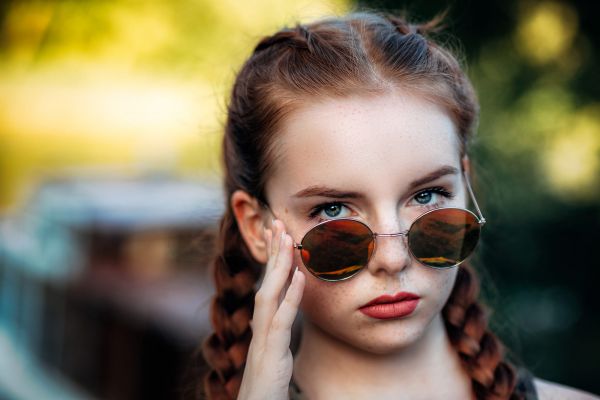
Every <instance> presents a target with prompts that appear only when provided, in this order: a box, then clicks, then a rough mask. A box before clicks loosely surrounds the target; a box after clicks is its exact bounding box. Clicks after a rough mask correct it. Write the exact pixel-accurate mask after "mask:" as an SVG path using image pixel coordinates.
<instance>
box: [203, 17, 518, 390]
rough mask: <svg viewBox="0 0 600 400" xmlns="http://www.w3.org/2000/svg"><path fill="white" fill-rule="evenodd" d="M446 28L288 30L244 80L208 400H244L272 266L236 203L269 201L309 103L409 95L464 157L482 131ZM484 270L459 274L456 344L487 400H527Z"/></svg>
mask: <svg viewBox="0 0 600 400" xmlns="http://www.w3.org/2000/svg"><path fill="white" fill-rule="evenodd" d="M442 18H443V17H439V18H434V19H433V20H432V21H430V22H428V23H425V24H410V23H408V22H407V21H406V20H405V19H403V18H400V17H397V16H392V15H387V14H380V13H375V12H355V13H351V14H348V15H346V16H344V17H337V18H326V19H322V20H319V21H316V22H313V23H311V24H307V25H300V24H299V25H296V26H295V27H293V28H285V29H282V30H280V31H279V32H277V33H275V34H274V35H273V36H269V37H265V38H263V39H262V40H261V41H260V42H259V43H258V44H257V46H256V47H255V49H254V52H253V54H252V55H251V56H250V57H249V59H248V60H247V61H246V62H245V64H244V65H243V67H242V68H241V70H240V72H239V73H238V75H237V78H236V80H235V83H234V86H233V90H232V93H231V98H230V101H229V104H228V110H227V112H228V113H227V120H226V124H225V135H224V138H223V163H224V184H225V194H226V197H225V198H226V199H227V200H226V206H225V214H224V215H223V217H222V220H221V224H220V231H219V236H218V239H217V255H216V257H215V260H214V265H213V267H214V271H213V273H214V280H215V286H216V293H215V295H214V298H213V300H212V304H211V322H212V326H213V328H214V333H212V334H211V335H210V336H209V337H208V338H207V339H206V340H205V341H204V343H203V344H202V353H203V356H204V359H205V360H206V362H207V363H208V366H209V371H208V373H207V374H206V375H205V377H204V380H203V381H202V382H199V384H198V387H197V390H196V393H197V396H198V398H201V397H203V396H206V397H207V398H208V399H211V400H217V399H218V400H222V399H234V398H236V397H237V394H238V391H239V387H240V384H241V380H242V375H243V370H244V363H245V361H246V355H247V352H248V347H249V344H250V340H251V337H252V332H251V329H250V325H249V321H250V319H251V318H252V314H253V311H254V310H253V309H254V296H255V293H256V284H257V282H258V279H259V278H260V275H261V269H262V266H261V265H260V264H258V263H257V261H256V260H254V259H253V257H252V256H251V254H250V251H249V249H248V248H247V247H246V245H245V243H244V241H243V239H242V237H241V234H240V232H239V229H238V226H237V223H236V220H235V218H234V216H233V212H232V209H231V206H230V204H229V199H230V197H231V195H232V193H233V192H234V191H236V190H238V189H242V190H244V191H246V192H247V193H249V194H250V195H252V196H254V197H255V198H256V199H257V200H259V201H262V202H264V203H266V201H265V182H266V181H267V179H268V177H269V174H270V169H271V168H272V166H273V164H274V160H275V159H276V157H277V151H276V148H274V147H273V142H274V140H273V137H274V135H276V134H277V131H278V130H279V129H280V127H281V123H282V121H283V120H284V119H285V117H286V115H288V114H289V113H290V112H291V111H293V110H294V109H295V108H296V107H297V106H298V105H300V104H302V102H310V101H311V99H313V100H314V99H317V98H318V99H323V98H324V97H330V98H336V97H337V98H339V97H343V96H350V95H353V94H363V95H364V94H365V93H372V94H381V93H385V92H389V91H391V90H396V89H398V88H401V89H403V90H408V91H411V93H415V94H418V95H419V96H421V97H424V98H427V99H429V100H431V101H434V102H435V103H436V104H438V105H440V106H442V107H443V108H444V109H445V110H446V112H447V113H448V115H449V116H450V117H451V118H452V120H453V122H454V123H455V125H456V128H457V132H458V135H459V139H460V143H461V150H460V151H461V155H465V154H466V148H467V144H468V142H469V139H470V137H471V136H472V134H473V131H474V130H475V125H476V120H477V117H478V113H479V106H478V102H477V99H476V96H475V93H474V91H473V88H472V86H471V83H470V82H469V80H468V78H467V77H466V76H465V74H464V72H463V71H462V69H461V67H460V65H459V62H458V61H457V60H456V58H455V57H454V56H453V55H452V54H451V53H450V52H449V51H448V50H446V49H444V48H443V47H441V46H439V45H437V44H436V43H434V42H433V41H432V40H431V39H429V38H428V37H427V34H428V32H431V31H433V30H435V29H436V28H437V27H438V26H439V22H440V20H441V19H442ZM477 295H478V281H477V278H476V275H475V274H474V272H473V270H472V269H471V268H470V267H468V266H465V264H462V265H461V266H460V267H459V271H458V274H457V279H456V283H455V286H454V289H453V291H452V293H451V295H450V297H449V299H448V302H447V304H446V305H445V307H444V309H443V311H442V314H443V317H444V321H445V326H446V330H447V333H448V336H449V338H450V341H451V343H452V345H453V346H454V348H455V349H456V351H457V352H458V354H459V355H460V358H461V360H462V363H463V366H464V369H465V371H466V372H467V373H468V375H469V376H470V377H471V379H472V387H473V392H474V393H475V394H476V396H477V398H479V399H509V398H510V399H517V398H519V396H518V395H517V394H516V393H515V386H516V374H515V370H514V368H513V367H512V366H511V365H510V364H509V363H508V361H506V360H504V355H503V351H502V346H501V344H500V342H499V340H498V339H497V338H496V337H495V336H494V335H493V334H492V333H491V332H490V331H489V330H488V328H487V320H486V315H485V312H484V310H483V308H482V306H481V305H479V304H478V303H477Z"/></svg>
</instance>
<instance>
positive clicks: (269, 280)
mask: <svg viewBox="0 0 600 400" xmlns="http://www.w3.org/2000/svg"><path fill="white" fill-rule="evenodd" d="M282 241H283V243H282V245H281V247H282V251H281V253H280V254H278V255H277V254H276V255H275V256H274V257H272V258H271V260H275V261H273V264H274V267H273V268H272V271H271V272H267V274H266V275H265V277H264V279H263V282H262V285H261V287H260V289H259V290H258V291H257V292H256V296H255V298H254V302H255V304H254V315H253V317H252V319H253V321H254V322H253V326H254V328H255V331H256V334H257V340H259V341H262V340H265V339H266V334H267V333H268V330H269V326H270V324H271V321H272V319H273V316H274V315H275V312H276V311H277V309H278V307H279V294H280V293H281V291H282V289H283V288H284V286H285V283H286V281H287V278H288V275H289V271H290V269H291V264H292V238H291V237H290V236H289V235H287V234H286V235H284V236H283V239H282ZM270 262H271V261H270ZM275 264H276V265H275Z"/></svg>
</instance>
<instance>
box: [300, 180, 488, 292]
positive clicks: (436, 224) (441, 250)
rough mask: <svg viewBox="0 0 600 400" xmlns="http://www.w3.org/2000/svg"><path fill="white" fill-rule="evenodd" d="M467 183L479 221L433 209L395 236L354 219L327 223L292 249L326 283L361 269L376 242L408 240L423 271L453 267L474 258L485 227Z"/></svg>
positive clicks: (455, 210)
mask: <svg viewBox="0 0 600 400" xmlns="http://www.w3.org/2000/svg"><path fill="white" fill-rule="evenodd" d="M465 182H466V186H467V189H468V192H469V194H470V196H471V199H472V201H473V204H474V206H475V208H476V210H477V213H478V216H477V215H475V214H474V213H473V212H471V211H469V210H466V209H463V208H454V207H447V208H436V209H433V210H430V211H427V212H425V213H423V214H421V215H420V216H419V217H418V218H417V219H416V220H414V221H413V223H412V224H411V226H410V228H409V229H408V230H406V231H404V232H398V233H375V232H373V231H372V230H371V229H370V228H369V227H368V226H367V225H366V224H365V223H364V222H361V221H359V220H356V219H351V218H339V219H331V220H327V221H323V222H321V223H319V224H317V225H315V226H314V227H313V228H311V229H310V230H309V231H308V232H307V233H306V234H305V235H304V237H303V238H302V240H301V241H300V243H294V248H296V249H298V250H300V256H301V258H302V262H303V263H304V266H305V267H306V268H307V269H308V270H309V271H310V272H311V273H312V274H313V275H314V276H316V277H317V278H319V279H322V280H325V281H341V280H345V279H348V278H351V277H353V276H354V275H356V274H357V273H358V272H360V271H361V270H362V269H364V268H365V267H366V266H367V265H368V263H369V261H370V260H371V259H372V257H373V255H374V254H375V251H376V248H377V239H378V238H379V237H396V236H403V237H406V239H407V245H408V246H407V247H408V250H409V252H410V254H411V255H412V257H414V259H415V260H417V261H418V262H419V263H420V264H422V265H425V266H427V267H432V268H451V267H455V266H457V265H459V264H460V263H462V262H463V261H465V260H466V259H467V258H468V257H469V255H471V254H472V253H473V250H474V249H475V247H476V246H477V243H478V242H479V236H480V233H481V227H482V226H483V225H484V224H485V222H486V221H485V218H484V217H483V215H482V214H481V210H480V209H479V206H478V204H477V201H476V200H475V196H474V194H473V191H472V189H471V185H470V183H469V179H468V177H467V176H466V175H465Z"/></svg>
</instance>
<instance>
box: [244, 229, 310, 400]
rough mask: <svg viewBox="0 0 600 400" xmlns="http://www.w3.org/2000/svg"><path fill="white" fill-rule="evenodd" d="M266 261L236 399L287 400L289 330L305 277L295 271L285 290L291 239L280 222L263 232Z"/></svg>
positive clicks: (290, 375) (256, 298) (290, 253)
mask: <svg viewBox="0 0 600 400" xmlns="http://www.w3.org/2000/svg"><path fill="white" fill-rule="evenodd" d="M265 240H266V242H267V252H268V261H267V265H266V271H265V276H264V278H263V282H262V284H261V287H260V289H258V291H257V292H256V297H255V300H254V315H253V317H252V322H251V326H252V341H251V342H250V347H249V349H248V357H247V359H246V367H245V369H244V375H243V377H242V383H241V386H240V392H239V395H238V400H242V399H243V400H255V399H256V400H258V399H260V400H262V399H272V400H284V399H285V400H287V399H288V387H289V384H290V379H291V377H292V368H293V361H294V360H293V358H292V352H291V350H290V340H291V329H292V324H293V322H294V319H295V318H296V314H297V312H298V305H299V304H300V300H301V299H302V292H303V290H304V282H305V277H304V274H303V273H302V272H300V271H299V270H298V269H297V268H296V269H295V271H294V272H293V277H292V281H291V283H290V284H289V286H288V287H287V290H285V288H284V287H285V286H286V282H287V280H288V278H289V275H290V271H291V269H292V260H293V254H294V253H293V251H294V249H293V246H292V238H291V237H290V236H289V235H288V234H287V233H286V232H285V227H284V226H283V223H282V222H281V221H279V220H275V221H273V225H272V230H271V229H265Z"/></svg>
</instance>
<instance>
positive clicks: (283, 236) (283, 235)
mask: <svg viewBox="0 0 600 400" xmlns="http://www.w3.org/2000/svg"><path fill="white" fill-rule="evenodd" d="M280 240H281V243H283V241H284V240H285V232H281V238H280Z"/></svg>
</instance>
